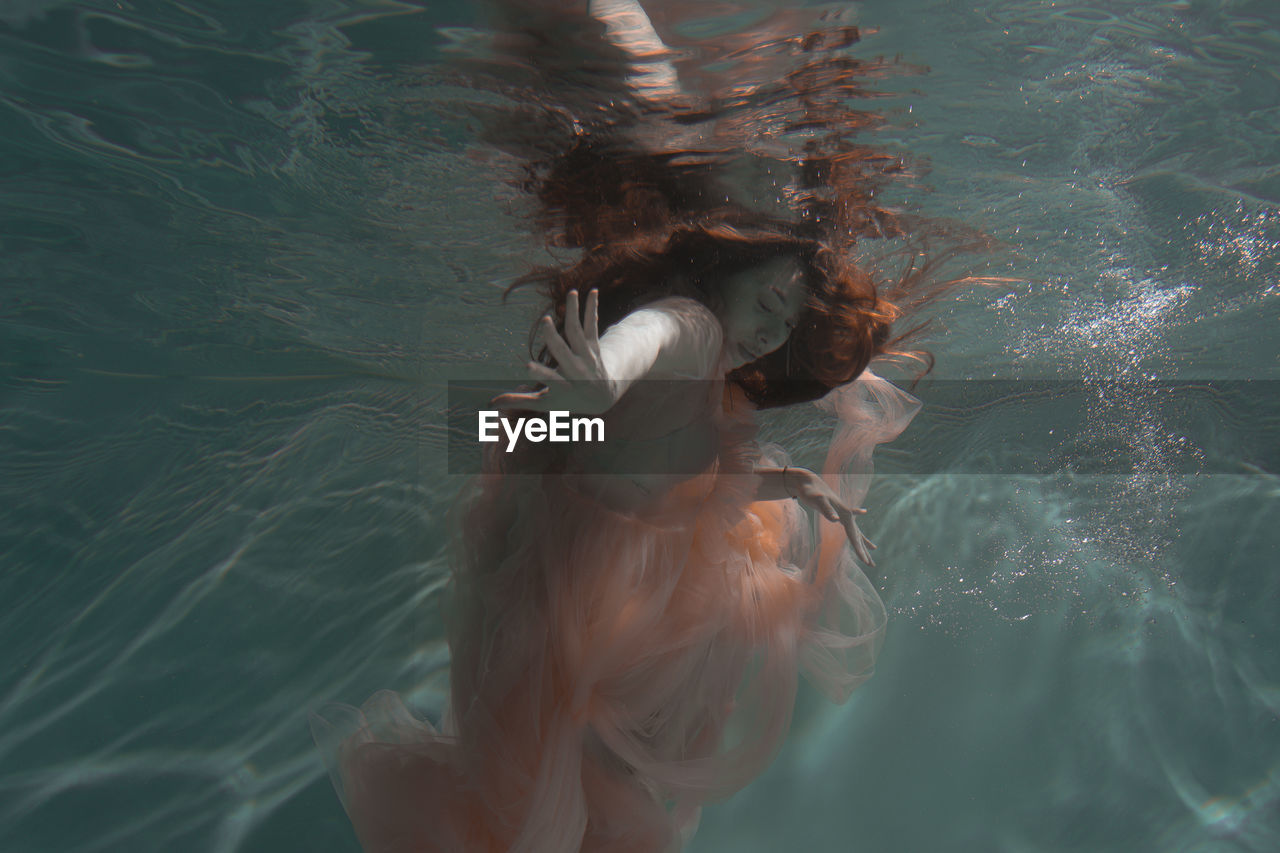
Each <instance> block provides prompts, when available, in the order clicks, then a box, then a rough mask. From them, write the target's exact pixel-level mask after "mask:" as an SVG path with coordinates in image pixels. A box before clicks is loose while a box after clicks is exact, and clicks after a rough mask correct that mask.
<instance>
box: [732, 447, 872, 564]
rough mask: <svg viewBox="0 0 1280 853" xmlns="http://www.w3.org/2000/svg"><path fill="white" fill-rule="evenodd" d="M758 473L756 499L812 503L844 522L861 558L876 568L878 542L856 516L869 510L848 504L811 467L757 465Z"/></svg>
mask: <svg viewBox="0 0 1280 853" xmlns="http://www.w3.org/2000/svg"><path fill="white" fill-rule="evenodd" d="M755 473H756V474H758V475H759V477H760V487H759V488H758V489H757V490H756V500H761V501H776V500H782V499H784V498H795V499H796V500H798V501H800V503H802V504H804V505H805V506H808V507H812V508H813V509H815V510H817V511H818V512H819V513H821V514H822V515H823V516H824V517H825V518H827V519H828V520H829V521H834V522H837V523H838V524H840V525H841V526H843V527H844V529H845V533H846V534H848V536H849V543H850V544H851V545H853V552H854V553H855V554H857V555H858V559H859V560H862V562H864V563H866V564H867V565H868V566H871V567H872V568H875V565H876V563H875V561H874V560H872V559H871V551H872V550H874V549H875V547H876V546H875V543H874V542H872V541H871V540H870V539H868V538H867V537H866V536H863V535H862V531H861V530H859V529H858V524H857V520H856V519H855V518H854V516H858V515H865V514H866V512H867V511H866V510H865V509H863V508H862V507H850V506H846V505H845V503H844V501H842V500H841V499H840V496H839V495H837V494H836V493H835V491H834V490H833V489H832V488H831V487H830V486H828V485H827V484H826V481H824V480H823V479H822V477H820V476H818V475H817V474H815V473H814V472H813V471H810V470H809V469H808V468H800V467H797V466H795V465H788V466H787V467H785V468H757V469H756V470H755Z"/></svg>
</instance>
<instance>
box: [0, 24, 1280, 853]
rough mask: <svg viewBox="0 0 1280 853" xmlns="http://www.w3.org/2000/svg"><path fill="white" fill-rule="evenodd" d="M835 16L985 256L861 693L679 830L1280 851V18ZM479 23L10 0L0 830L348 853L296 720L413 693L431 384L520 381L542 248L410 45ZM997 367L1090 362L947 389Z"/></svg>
mask: <svg viewBox="0 0 1280 853" xmlns="http://www.w3.org/2000/svg"><path fill="white" fill-rule="evenodd" d="M760 8H761V4H749V5H748V6H747V11H746V12H744V15H746V16H748V17H749V16H750V15H751V14H756V13H758V12H759V9H760ZM857 14H858V16H859V18H860V19H861V21H862V23H863V24H864V25H867V26H875V27H879V31H878V33H876V34H874V35H871V36H868V37H867V38H866V39H865V40H864V42H863V43H862V45H861V46H860V47H859V49H858V50H859V52H860V53H862V54H864V55H868V56H871V55H875V54H879V53H883V54H888V55H894V54H901V55H902V57H903V59H904V61H905V62H906V63H908V64H911V65H915V66H928V71H927V73H924V69H923V68H922V69H921V72H922V73H920V74H917V75H910V76H907V75H903V76H898V77H895V78H892V79H890V80H888V81H885V83H884V86H883V88H884V89H886V90H888V91H890V92H892V93H894V97H892V98H889V99H887V100H884V101H880V102H878V103H877V107H878V108H880V109H883V110H884V111H885V112H886V114H887V115H888V117H889V119H890V121H889V124H888V126H887V127H886V128H885V129H883V130H881V131H879V132H878V134H877V135H876V137H875V144H876V145H878V146H880V147H883V148H886V149H889V150H894V151H900V152H905V153H909V154H910V155H912V156H913V157H914V158H916V160H915V162H917V164H919V165H920V166H924V165H925V164H927V165H928V170H927V173H925V174H922V175H921V176H920V177H919V178H918V180H917V181H916V183H917V186H916V187H914V188H904V189H900V190H899V192H900V193H901V203H902V204H904V205H909V206H911V207H912V208H913V209H916V210H920V211H922V212H924V213H925V214H927V215H929V216H932V217H938V218H949V219H954V220H956V221H958V222H961V223H964V224H966V225H969V226H972V227H976V228H979V229H981V230H983V231H985V232H986V233H987V234H989V235H991V236H992V237H993V238H995V239H996V240H998V241H1000V242H1001V248H1000V251H999V252H997V253H996V254H994V255H992V259H991V261H990V268H989V269H987V270H985V271H986V272H988V273H989V274H992V275H1000V276H1007V277H1010V278H1012V279H1016V281H1014V282H1011V283H1008V284H1006V285H1004V286H1002V287H1000V288H994V289H993V288H987V289H974V290H972V291H969V292H966V293H965V294H962V295H961V296H959V297H957V298H956V299H955V300H954V301H952V302H949V303H948V304H947V305H946V306H945V307H944V308H943V309H940V310H939V311H938V313H939V315H940V317H939V319H940V321H941V322H940V323H939V324H938V333H937V334H936V335H935V336H934V338H933V339H932V341H931V346H932V348H933V350H934V351H935V353H936V354H937V356H938V368H937V370H936V371H935V374H934V376H935V377H936V379H935V380H930V381H926V382H925V383H923V384H922V385H921V386H920V387H919V388H918V389H917V391H918V393H919V395H920V396H921V397H922V398H923V399H925V401H926V404H927V405H929V404H930V401H931V400H932V401H933V405H932V406H931V407H930V408H927V409H926V414H925V415H923V416H922V417H921V419H920V420H919V421H917V423H916V424H915V425H913V427H912V430H911V431H910V434H909V436H907V437H906V438H905V439H904V441H903V442H902V444H901V447H900V449H898V450H895V451H893V452H891V453H890V454H889V456H888V458H887V459H886V461H885V462H884V463H882V464H881V466H880V471H881V473H882V474H883V475H884V476H882V478H881V479H880V480H879V481H878V482H877V483H876V485H875V486H874V488H873V491H872V494H871V497H870V498H869V507H870V509H871V513H870V514H869V515H868V517H867V523H866V527H867V529H868V532H869V534H870V535H871V537H872V538H873V539H874V540H875V541H876V542H877V543H878V544H879V546H880V549H879V551H878V552H877V562H878V563H879V564H880V566H881V568H882V570H883V573H884V579H883V581H882V583H881V586H882V589H883V591H884V595H885V599H886V602H887V604H888V605H889V608H890V611H891V619H892V621H891V624H890V630H889V636H888V640H887V643H886V645H885V651H884V654H883V657H882V659H881V665H880V667H879V669H878V672H877V675H876V677H875V678H874V679H873V680H872V681H871V682H870V683H869V684H868V685H867V686H866V687H864V688H862V689H860V690H859V691H858V693H856V694H855V696H854V698H853V700H852V701H851V702H850V703H849V704H847V705H845V706H843V707H832V706H829V705H827V704H825V703H824V702H823V701H822V700H820V699H819V698H817V697H816V696H814V695H812V694H807V693H806V694H804V695H803V696H802V697H801V703H800V707H799V711H798V715H797V720H796V724H795V727H794V730H793V733H792V736H791V738H790V740H789V741H788V743H787V746H786V747H785V749H784V751H783V753H782V754H781V755H780V756H779V758H778V760H777V761H776V762H775V764H774V766H773V767H772V768H771V769H770V770H769V771H768V773H766V774H765V775H764V776H763V777H762V778H760V779H759V780H758V781H757V782H756V783H755V784H754V785H752V786H751V787H750V788H749V789H748V790H746V791H745V792H743V793H742V794H741V795H739V796H737V797H736V798H734V799H733V800H731V801H729V802H727V803H725V804H722V805H718V806H715V807H712V808H709V809H708V810H707V812H706V814H705V816H704V819H703V825H702V828H701V830H700V832H699V835H698V836H697V838H696V839H695V842H694V843H693V845H692V846H691V850H693V851H695V853H713V851H720V850H734V851H751V852H752V853H755V851H759V852H760V853H773V851H784V850H793V849H800V850H814V851H846V850H848V851H877V852H878V851H935V850H936V851H1010V853H1014V851H1017V852H1018V853H1023V851H1027V853H1029V852H1030V851H1112V850H1114V851H1188V853H1190V851H1195V853H1227V851H1231V852H1232V853H1234V852H1235V851H1273V850H1276V849H1280V654H1277V650H1278V649H1280V627H1277V624H1276V613H1277V612H1280V580H1278V579H1277V575H1276V572H1275V565H1276V557H1277V554H1280V532H1278V531H1277V525H1276V524H1275V519H1276V518H1277V517H1278V515H1277V494H1278V489H1280V487H1278V484H1277V479H1276V469H1275V466H1274V462H1275V456H1274V451H1272V450H1270V447H1269V441H1268V440H1269V439H1270V443H1275V442H1274V436H1275V435H1276V427H1277V425H1278V423H1280V421H1278V420H1277V409H1280V405H1277V403H1276V395H1275V393H1274V389H1275V388H1276V387H1277V386H1275V385H1274V382H1275V380H1277V379H1280V362H1278V358H1280V355H1278V349H1280V348H1278V347H1277V342H1278V341H1280V336H1278V335H1277V319H1278V318H1280V311H1278V307H1280V264H1278V263H1277V262H1278V261H1280V102H1278V101H1277V98H1276V92H1277V90H1278V89H1280V7H1277V6H1276V4H1275V3H1273V2H1238V1H1235V2H1233V0H1200V1H1199V2H1171V3H1150V2H1113V3H1110V4H1105V5H1103V4H1095V5H1084V4H1081V3H1072V2H1056V3H1055V2H1020V3H997V2H989V3H986V4H978V5H976V6H975V5H973V4H968V5H966V4H961V3H950V2H925V0H903V2H896V3H890V2H884V0H881V2H868V3H864V4H861V5H860V6H858V7H857ZM475 24H476V20H475V18H474V13H473V12H471V11H469V10H468V7H467V6H466V5H465V4H461V3H454V4H443V3H429V4H428V5H427V7H426V8H418V7H415V6H413V5H410V4H402V3H395V2H359V3H357V2H342V0H323V2H322V0H313V2H273V3H248V2H241V3H230V2H226V3H220V4H213V3H208V4H194V3H183V4H178V3H159V2H155V3H150V2H124V0H122V2H118V3H117V2H100V3H83V4H72V3H62V2H57V1H56V0H26V2H22V0H18V1H17V2H6V3H0V241H2V244H0V245H2V254H3V259H4V264H3V268H2V270H3V271H2V275H3V279H2V281H3V285H2V289H0V364H2V365H3V370H2V371H0V376H2V377H3V385H2V386H0V388H2V390H0V394H2V396H0V405H2V406H3V409H2V410H0V554H3V556H2V557H0V560H2V562H0V601H3V602H4V611H3V612H4V618H3V620H0V644H2V646H3V649H4V651H3V655H4V657H3V660H4V667H3V669H0V849H3V850H5V851H11V852H12V853H49V851H78V852H79V851H84V853H88V851H117V850H118V851H150V850H165V851H168V850H182V851H193V850H199V851H204V850H208V851H232V850H238V851H260V850H261V851H265V850H273V851H275V850H281V849H299V850H334V851H356V850H357V849H358V847H357V845H356V842H355V839H354V836H353V834H352V833H351V830H350V828H349V826H348V824H347V821H346V818H345V816H344V815H343V813H342V811H341V808H340V806H339V804H338V801H337V799H336V797H335V795H334V793H333V791H332V789H331V788H330V786H329V782H328V778H327V776H326V775H325V773H324V770H323V768H322V766H321V764H320V762H319V759H318V757H317V756H316V754H315V753H314V751H313V746H312V743H311V740H310V735H309V732H308V729H307V724H306V713H307V711H308V710H310V709H312V708H315V707H316V706H318V705H319V704H321V703H323V702H325V701H328V700H332V699H337V700H342V701H347V702H352V703H358V702H360V701H363V700H364V699H365V698H366V697H367V696H369V695H370V694H371V693H372V692H373V691H374V690H376V689H378V688H382V687H392V688H395V689H397V690H399V691H401V692H402V693H403V694H404V695H405V696H406V697H407V698H408V699H410V700H412V701H414V702H415V703H416V704H417V705H418V706H419V707H420V708H421V709H422V710H423V711H424V712H427V713H430V714H436V713H438V710H439V708H440V707H441V703H442V701H443V688H444V675H445V672H446V667H447V650H446V648H445V647H444V644H443V641H442V636H443V634H442V630H441V628H440V613H439V608H438V603H439V601H440V596H439V593H440V590H441V584H442V582H443V579H444V572H445V565H444V563H443V560H442V555H441V553H440V546H441V543H442V541H443V536H444V527H443V524H444V522H443V512H444V509H445V508H446V507H447V506H448V504H449V502H450V500H451V499H452V496H453V494H454V493H455V491H456V489H457V488H458V485H459V481H458V480H457V479H456V478H452V477H450V476H448V475H447V474H446V458H445V451H444V448H445V427H444V417H443V413H442V408H443V397H444V393H445V383H446V381H448V380H450V379H463V378H468V377H471V376H475V375H490V376H491V375H493V374H494V373H495V372H499V373H500V372H512V371H514V370H515V369H516V368H517V366H518V365H519V364H520V363H521V360H522V359H521V349H522V345H523V341H524V335H525V330H526V328H527V325H528V322H529V320H530V319H531V316H532V313H531V312H532V311H533V310H534V309H533V306H532V303H531V302H529V301H528V300H527V299H526V300H517V301H516V302H515V303H513V304H511V305H508V306H507V307H501V306H500V305H499V304H498V295H499V293H500V290H501V288H502V287H503V286H505V284H506V283H507V282H508V281H509V280H510V279H511V278H512V277H514V276H515V275H517V274H518V273H520V272H522V271H524V270H525V269H526V266H527V264H528V262H529V261H530V260H531V259H538V258H540V257H541V256H540V254H539V252H540V250H539V248H538V245H537V242H536V241H535V240H534V238H533V237H531V236H530V235H529V234H528V231H527V230H526V227H525V223H524V220H522V219H521V212H522V210H523V209H524V208H523V207H522V205H523V204H524V202H523V200H522V199H521V197H520V196H519V194H518V193H517V192H516V191H515V190H514V189H511V188H509V187H507V186H506V185H502V184H495V181H494V175H495V166H494V163H493V162H492V161H487V160H485V159H483V158H479V157H476V156H474V154H473V153H471V152H469V151H468V149H467V147H466V142H467V139H468V136H467V134H468V130H467V127H466V123H465V121H463V120H462V119H461V118H459V116H458V114H457V112H456V110H454V109H453V108H452V107H451V106H450V104H451V103H452V102H453V101H455V100H457V99H459V98H466V97H471V95H469V94H467V93H465V92H459V91H457V90H456V88H455V87H454V86H453V85H452V84H446V83H445V82H443V81H442V80H441V79H440V76H439V62H440V58H441V56H442V51H444V50H445V49H446V48H447V47H448V46H449V45H451V44H457V43H458V42H459V40H463V41H465V39H466V38H467V37H468V34H469V32H470V31H469V30H468V29H467V28H468V27H471V26H474V25H475ZM920 171H922V172H923V171H925V170H924V169H923V168H922V169H921V170H920ZM495 366H496V371H495ZM1031 378H1036V379H1052V380H1055V381H1058V382H1060V383H1062V384H1063V386H1064V387H1069V388H1084V387H1085V386H1084V385H1082V384H1081V383H1082V381H1086V380H1087V381H1088V382H1089V383H1091V384H1090V385H1089V386H1088V387H1089V388H1093V387H1094V386H1098V387H1101V388H1103V392H1102V393H1094V392H1093V391H1088V392H1084V391H1081V392H1080V393H1076V394H1073V395H1068V397H1067V398H1065V399H1064V398H1057V397H1053V396H1052V395H1051V396H1050V397H1049V398H1048V399H1045V398H1043V397H1041V396H1037V395H1019V394H1016V393H1012V394H1008V395H1005V396H1004V397H1002V399H1001V401H1000V402H999V403H998V404H991V405H982V406H960V405H956V404H955V403H954V398H955V389H956V388H957V387H963V386H961V385H960V384H959V383H957V382H955V381H954V380H968V381H975V382H976V381H977V380H983V381H986V380H991V379H1000V380H1026V379H1031ZM1152 380H1159V381H1166V380H1195V381H1200V382H1202V381H1208V380H1218V381H1220V380H1236V381H1238V382H1240V383H1242V384H1240V385H1238V386H1233V387H1235V388H1237V390H1238V393H1233V394H1230V395H1220V394H1218V393H1217V392H1215V391H1213V390H1212V386H1209V387H1210V388H1211V390H1210V391H1208V392H1205V393H1204V394H1202V395H1201V396H1199V397H1195V400H1196V401H1198V402H1197V405H1198V406H1199V408H1198V409H1197V410H1196V411H1197V412H1200V415H1198V416H1197V417H1193V418H1191V419H1190V420H1187V421H1185V423H1184V421H1178V422H1174V421H1172V420H1170V419H1168V418H1167V417H1165V416H1164V414H1163V410H1162V409H1161V407H1160V405H1159V404H1158V403H1159V401H1158V400H1156V398H1155V397H1154V396H1153V395H1154V394H1155V392H1154V391H1153V390H1152V389H1153V388H1155V387H1156V385H1154V384H1152ZM1268 383H1272V384H1268ZM987 387H989V386H987ZM803 417H804V416H803V415H801V414H798V413H790V414H788V415H786V416H784V417H783V418H781V419H779V420H777V421H775V423H774V424H773V428H774V429H775V430H777V432H778V434H779V435H785V434H787V433H788V432H790V431H795V430H799V431H803V430H804V429H805V428H806V427H807V426H808V425H807V424H806V423H805V422H804V421H803ZM1186 423H1190V424H1192V427H1193V428H1192V427H1187V426H1186ZM1064 425H1069V426H1064ZM1066 432H1069V433H1070V434H1064V433H1066ZM1063 448H1066V450H1067V452H1068V456H1067V459H1066V462H1065V463H1064V464H1063V465H1061V466H1059V467H1058V468H1056V469H1054V470H1052V471H1050V472H1048V473H1046V472H1043V471H1040V472H1030V471H1029V470H1028V468H1027V466H1025V465H1023V464H1022V462H1021V461H1020V460H1025V459H1026V458H1027V457H1033V458H1037V457H1044V456H1049V455H1053V454H1061V453H1062V452H1063ZM940 449H941V451H943V452H940ZM926 453H928V454H932V455H931V456H930V459H933V460H940V461H932V462H930V463H929V464H928V465H921V464H919V462H918V460H919V459H920V456H921V454H926ZM1117 459H1118V460H1120V463H1122V464H1116V460H1117ZM1104 463H1105V464H1104ZM975 472H977V473H975Z"/></svg>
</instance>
